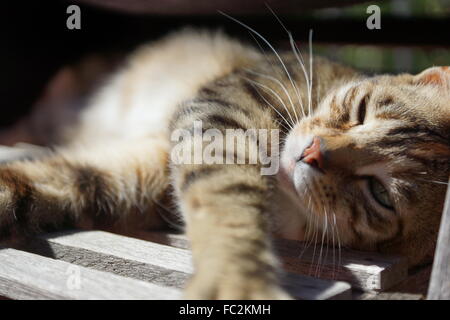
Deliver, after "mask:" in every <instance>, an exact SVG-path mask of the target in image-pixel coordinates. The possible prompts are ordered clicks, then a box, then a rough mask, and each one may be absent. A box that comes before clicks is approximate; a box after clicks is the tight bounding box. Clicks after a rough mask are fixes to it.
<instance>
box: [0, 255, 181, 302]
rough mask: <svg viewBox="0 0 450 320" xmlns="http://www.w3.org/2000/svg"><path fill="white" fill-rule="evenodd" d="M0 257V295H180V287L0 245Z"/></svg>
mask: <svg viewBox="0 0 450 320" xmlns="http://www.w3.org/2000/svg"><path fill="white" fill-rule="evenodd" d="M0 261H1V263H0V295H3V296H6V297H8V298H12V299H178V298H179V297H180V296H181V292H180V290H176V289H173V288H168V287H162V286H158V285H155V284H151V283H147V282H143V281H139V280H134V279H129V278H125V277H120V276H117V275H114V274H109V273H106V272H101V271H97V270H91V269H88V268H84V267H80V266H74V265H72V264H70V263H67V262H64V261H58V260H53V259H49V258H45V257H41V256H39V255H35V254H31V253H28V252H23V251H19V250H15V249H7V248H0ZM73 268H78V269H73ZM74 270H75V272H74ZM74 274H79V279H80V282H79V283H80V286H79V287H78V286H77V285H76V282H73V283H72V282H70V281H71V279H70V277H72V276H74ZM75 281H76V280H75ZM70 283H72V284H70Z"/></svg>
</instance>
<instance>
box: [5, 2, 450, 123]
mask: <svg viewBox="0 0 450 320" xmlns="http://www.w3.org/2000/svg"><path fill="white" fill-rule="evenodd" d="M265 2H267V3H268V5H269V6H270V7H271V8H272V9H274V10H275V11H276V12H277V14H278V15H279V16H280V18H281V19H282V20H283V22H284V23H285V25H286V26H287V28H288V29H290V30H291V31H292V32H293V34H294V37H295V39H296V40H297V41H298V44H299V45H300V48H302V49H304V50H307V44H308V41H307V39H308V32H309V29H313V30H314V38H313V49H314V53H315V54H321V55H325V56H328V57H331V58H332V59H335V60H339V61H342V62H344V63H347V64H350V65H353V66H355V67H357V68H360V69H363V70H366V71H367V72H419V71H420V70H422V69H424V68H427V67H429V66H432V65H450V50H449V49H450V38H449V37H448V31H449V30H450V0H390V1H389V0H386V1H369V2H367V1H358V0H344V1H343V0H334V1H333V0H303V1H293V0H278V1H277V0H272V1H260V0H251V1H242V0H239V1H237V0H217V1H213V0H198V1H189V0H166V1H163V0H160V1H153V0H129V1H119V0H78V1H75V0H74V1H64V0H47V1H26V2H25V1H2V2H1V4H0V39H1V47H0V48H1V50H0V97H1V100H0V101H1V110H2V116H1V117H0V127H5V126H8V125H10V124H12V123H14V122H16V121H17V119H19V118H20V117H22V116H23V115H24V114H26V113H27V112H28V111H29V109H30V108H31V106H32V105H33V103H34V102H35V101H36V99H37V98H38V97H39V95H40V94H41V93H42V90H43V88H44V87H45V85H46V83H47V82H48V81H49V79H50V78H51V77H52V76H53V75H54V74H55V72H56V71H57V70H59V69H60V68H61V67H62V66H64V65H67V64H72V63H75V62H77V61H78V60H79V59H81V58H82V57H83V56H85V55H86V54H89V53H93V52H95V53H111V52H119V53H120V52H122V53H126V52H128V51H130V50H131V49H132V48H134V47H136V46H137V45H139V44H141V43H143V42H145V41H148V40H151V39H154V38H156V37H158V36H161V35H163V34H165V33H167V32H168V31H171V30H175V29H177V28H179V27H181V26H185V25H191V26H197V27H207V28H222V29H224V30H226V31H227V32H228V33H231V34H232V35H235V36H237V37H240V38H241V39H243V40H245V41H248V42H254V40H253V38H252V37H251V36H250V34H249V33H248V32H247V31H245V29H243V28H242V27H241V26H239V25H237V24H236V23H235V22H232V21H231V20H229V19H227V18H226V17H224V16H222V15H220V14H219V13H218V12H217V10H222V11H224V12H226V13H228V14H231V15H233V16H235V17H237V18H239V19H240V20H241V21H244V22H245V23H246V24H248V25H250V26H252V27H253V28H254V29H256V30H257V31H258V32H260V33H261V34H262V35H264V36H265V37H266V38H267V39H268V40H269V41H270V42H271V43H273V44H274V45H276V47H277V48H282V47H287V45H288V41H287V40H288V38H287V35H286V33H285V31H284V30H283V28H282V27H281V26H280V24H279V23H278V22H277V20H276V19H275V17H274V16H273V15H272V14H271V13H270V11H269V10H268V9H267V7H266V6H265V4H264V3H265ZM71 4H76V5H78V6H80V8H81V30H69V29H67V27H66V20H67V18H68V16H69V14H67V13H66V9H67V7H68V6H69V5H71ZM371 4H376V5H379V6H380V8H381V29H379V30H369V29H368V28H367V27H366V19H367V17H368V16H369V14H368V13H366V9H367V7H368V5H371Z"/></svg>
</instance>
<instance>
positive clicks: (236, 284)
mask: <svg viewBox="0 0 450 320" xmlns="http://www.w3.org/2000/svg"><path fill="white" fill-rule="evenodd" d="M184 298H185V299H189V300H290V299H292V297H291V296H290V295H289V294H288V293H287V292H285V291H284V290H283V289H282V288H281V287H280V286H279V285H278V284H277V283H273V282H271V281H268V280H266V279H264V278H258V277H254V278H248V277H240V276H230V277H221V278H220V279H217V278H216V279H211V278H210V277H202V276H201V275H195V276H194V277H193V278H192V279H191V280H190V282H189V284H188V286H187V287H186V289H185V292H184Z"/></svg>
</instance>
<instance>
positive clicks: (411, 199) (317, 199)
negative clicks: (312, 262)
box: [281, 67, 450, 265]
mask: <svg viewBox="0 0 450 320" xmlns="http://www.w3.org/2000/svg"><path fill="white" fill-rule="evenodd" d="M281 167H282V175H284V177H285V178H286V182H287V183H288V184H291V186H292V188H291V191H292V192H293V194H295V197H296V198H297V200H298V203H299V206H302V209H301V210H299V211H300V212H303V215H305V217H306V219H307V221H308V222H309V224H310V226H312V227H313V228H318V229H320V230H322V231H323V230H324V229H327V232H328V234H329V235H330V237H329V239H331V234H332V233H333V232H334V233H335V234H334V236H336V237H337V236H338V237H339V239H340V241H341V244H342V245H346V246H349V247H354V248H358V249H371V250H379V251H381V252H393V253H400V254H403V255H406V256H407V257H408V258H409V262H410V264H411V265H415V264H419V263H422V262H425V261H426V260H427V259H430V258H431V257H432V255H433V253H434V247H435V242H436V238H437V233H438V229H439V223H440V217H441V214H442V210H443V203H444V198H445V192H446V188H447V182H448V177H449V174H450V68H447V67H434V68H429V69H427V70H425V71H424V72H422V73H420V74H418V75H408V74H402V75H397V76H377V77H371V78H361V79H356V80H355V81H352V82H350V83H347V84H345V85H343V86H341V87H338V88H336V89H334V90H332V91H331V92H330V93H329V94H328V95H327V96H326V97H325V98H324V99H323V100H322V102H321V103H320V105H319V106H318V108H317V110H316V112H315V113H314V114H313V115H312V116H310V117H307V118H305V119H303V120H302V121H300V122H299V123H298V124H297V125H296V126H295V127H294V129H293V130H292V131H291V132H290V133H289V135H288V137H287V140H286V144H285V148H284V150H283V153H282V157H281ZM325 219H328V220H327V221H325ZM336 227H337V228H336ZM333 229H334V230H333Z"/></svg>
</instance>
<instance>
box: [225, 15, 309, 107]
mask: <svg viewBox="0 0 450 320" xmlns="http://www.w3.org/2000/svg"><path fill="white" fill-rule="evenodd" d="M218 12H219V13H220V14H222V15H224V16H225V17H227V18H228V19H231V20H233V21H234V22H236V23H238V24H239V25H241V26H243V27H244V28H246V29H247V30H249V31H251V32H253V33H254V34H255V35H256V36H258V37H259V38H260V39H261V40H262V41H263V42H264V43H265V44H266V45H267V46H268V47H269V48H270V50H272V52H273V53H274V54H275V56H276V57H277V59H278V61H280V64H281V66H282V67H283V70H284V72H285V73H286V75H287V77H288V79H289V81H290V83H291V85H292V88H293V89H294V91H295V93H296V94H297V95H298V92H299V91H298V87H297V86H296V85H295V82H294V81H293V80H292V76H291V74H290V73H289V71H288V69H287V67H286V65H285V63H284V61H283V59H282V58H281V57H280V55H279V54H278V52H277V51H276V50H275V48H274V47H273V46H272V45H271V44H270V42H269V41H268V40H267V39H266V38H264V37H263V36H262V35H261V34H260V33H259V32H257V31H256V30H254V29H253V28H251V27H250V26H248V25H246V24H245V23H243V22H241V21H239V20H238V19H236V18H233V17H232V16H229V15H227V14H226V13H224V12H222V11H220V10H219V11H218ZM298 98H299V99H300V97H299V96H298ZM294 113H295V114H296V112H295V109H294Z"/></svg>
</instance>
